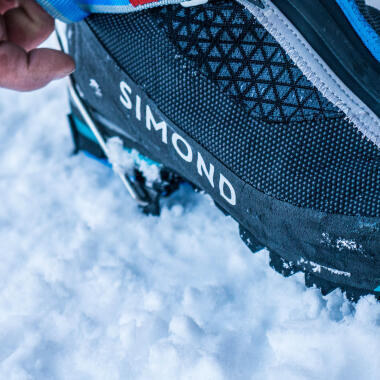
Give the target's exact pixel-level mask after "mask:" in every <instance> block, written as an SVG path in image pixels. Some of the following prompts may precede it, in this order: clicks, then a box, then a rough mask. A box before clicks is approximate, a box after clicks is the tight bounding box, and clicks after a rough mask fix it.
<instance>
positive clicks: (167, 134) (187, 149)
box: [120, 81, 236, 206]
mask: <svg viewBox="0 0 380 380" xmlns="http://www.w3.org/2000/svg"><path fill="white" fill-rule="evenodd" d="M120 91H121V94H120V102H121V104H122V105H123V107H124V108H126V109H127V110H129V111H131V112H132V113H133V114H134V115H133V117H135V118H136V120H138V121H140V122H142V123H143V124H145V127H146V129H147V130H149V131H152V132H153V131H154V132H157V133H159V135H160V140H161V142H162V143H163V144H165V145H166V146H167V147H168V148H170V149H174V151H175V152H176V154H177V155H178V156H179V157H180V158H181V159H182V160H183V161H185V162H187V163H189V164H193V165H194V166H195V170H196V172H197V174H198V175H199V176H201V177H203V176H205V177H206V178H207V182H208V183H209V185H210V186H211V187H212V188H215V187H217V189H218V190H219V194H220V196H221V197H222V198H223V199H224V200H225V201H227V202H228V203H229V204H230V205H232V206H235V205H236V191H235V189H234V187H233V186H232V183H231V182H230V181H229V180H228V179H227V178H226V176H224V175H223V174H222V173H216V171H215V166H214V165H213V164H212V163H206V161H205V160H204V158H203V156H202V154H201V152H199V151H197V150H196V149H194V148H193V147H192V146H191V144H190V143H189V142H188V140H186V138H184V137H183V136H181V135H180V134H178V133H176V132H174V131H172V130H171V128H170V127H169V126H168V123H167V122H166V121H165V120H159V119H158V120H157V118H156V117H155V115H154V114H153V112H152V107H151V106H150V105H149V104H145V105H144V104H143V102H142V98H141V97H140V96H139V95H138V94H133V91H132V87H131V86H129V85H128V83H127V82H125V81H122V82H120ZM132 99H133V100H134V102H133V101H132Z"/></svg>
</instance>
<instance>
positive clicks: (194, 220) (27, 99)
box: [0, 82, 380, 380]
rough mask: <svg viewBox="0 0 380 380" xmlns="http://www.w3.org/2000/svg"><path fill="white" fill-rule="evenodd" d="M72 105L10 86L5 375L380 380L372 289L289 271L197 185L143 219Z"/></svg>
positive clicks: (58, 86) (0, 168)
mask: <svg viewBox="0 0 380 380" xmlns="http://www.w3.org/2000/svg"><path fill="white" fill-rule="evenodd" d="M67 112H68V105H67V97H66V90H65V84H64V83H62V82H60V83H53V84H52V85H50V86H48V87H47V88H45V89H44V90H42V91H39V92H36V93H32V94H19V93H15V92H11V91H6V90H0V114H1V128H0V195H1V207H0V248H1V255H2V260H1V262H0V284H1V287H0V378H1V379H8V380H30V379H38V380H43V379H49V380H51V379H53V380H61V379H67V380H87V379H99V380H114V379H115V380H116V379H122V380H127V379H133V380H140V379H149V380H154V379H159V380H162V379H165V380H170V379H197V380H219V379H233V380H236V379H244V380H245V379H260V380H261V379H344V380H349V379H366V380H370V379H379V378H380V359H379V355H380V303H379V302H376V301H375V299H374V297H372V296H367V297H364V298H362V299H361V300H360V301H359V302H358V303H357V304H352V303H350V302H349V301H347V299H346V298H345V296H344V295H343V294H342V293H341V292H340V291H335V292H333V293H331V294H330V295H328V296H326V297H323V296H322V295H321V293H320V291H319V290H317V289H307V288H305V286H304V280H303V276H302V275H301V274H297V275H294V276H293V277H291V278H288V279H286V278H283V277H282V276H280V275H279V274H277V273H276V272H275V271H273V270H272V269H271V268H270V267H269V265H268V261H269V259H268V252H267V251H265V250H263V251H261V252H259V253H257V254H255V255H253V254H252V253H251V252H250V251H249V249H248V248H246V247H245V245H244V244H243V243H242V242H241V240H240V238H239V237H238V229H237V224H236V223H235V222H234V221H233V220H232V219H230V218H227V217H225V216H224V215H223V214H222V213H221V212H220V211H219V210H218V209H217V208H216V207H215V206H214V205H213V204H212V202H211V200H210V198H209V197H208V196H207V195H203V194H199V193H194V192H193V191H192V189H191V188H190V187H189V186H182V188H181V189H180V191H179V192H177V193H176V194H174V195H173V196H172V197H171V198H170V199H168V200H167V201H166V202H165V203H164V207H163V211H162V215H161V217H160V218H157V217H147V216H144V215H142V214H141V213H140V212H139V211H138V209H137V207H136V205H135V203H134V202H133V201H132V200H131V199H130V197H129V196H128V194H127V193H126V192H125V189H124V187H123V185H122V184H121V182H120V180H119V179H118V178H117V177H116V176H115V175H114V174H113V172H112V170H111V169H110V168H108V167H106V166H103V165H101V164H99V163H98V162H97V161H94V160H91V159H90V158H88V157H87V156H85V155H84V154H78V155H72V153H71V152H72V149H73V145H72V142H71V138H70V133H69V129H68V125H67V122H66V118H65V117H66V114H67Z"/></svg>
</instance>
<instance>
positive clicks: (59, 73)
mask: <svg viewBox="0 0 380 380" xmlns="http://www.w3.org/2000/svg"><path fill="white" fill-rule="evenodd" d="M74 69H75V63H74V61H73V59H72V58H71V57H70V56H68V55H67V54H65V53H63V52H61V51H57V50H52V49H34V50H32V51H30V52H29V53H27V52H26V51H25V50H23V49H22V48H20V47H18V46H17V45H15V44H12V43H10V42H2V43H1V44H0V87H6V88H9V89H13V90H18V91H32V90H36V89H39V88H41V87H44V86H46V85H47V84H48V83H49V82H51V81H52V80H55V79H60V78H63V77H65V76H67V75H68V74H70V73H72V72H73V71H74Z"/></svg>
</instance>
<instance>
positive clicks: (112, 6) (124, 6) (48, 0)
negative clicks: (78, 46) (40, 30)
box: [37, 0, 207, 23]
mask: <svg viewBox="0 0 380 380" xmlns="http://www.w3.org/2000/svg"><path fill="white" fill-rule="evenodd" d="M37 2H38V3H39V4H40V5H41V6H42V7H43V8H44V9H45V10H46V11H47V12H48V13H49V14H50V15H52V16H53V17H54V18H57V19H58V20H61V21H63V22H66V23H70V22H76V21H81V20H83V19H84V18H85V17H87V16H88V15H90V14H91V13H129V12H135V11H138V10H142V9H146V8H152V7H157V6H163V5H169V4H179V3H181V4H183V5H184V6H191V5H197V4H203V3H205V2H207V0H37Z"/></svg>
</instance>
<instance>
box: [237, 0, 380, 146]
mask: <svg viewBox="0 0 380 380" xmlns="http://www.w3.org/2000/svg"><path fill="white" fill-rule="evenodd" d="M238 1H239V2H241V3H243V5H245V4H244V3H245V1H244V0H238ZM266 5H267V8H266V9H265V10H264V11H262V10H261V9H259V8H255V12H254V13H255V16H256V17H257V18H258V20H259V21H260V23H262V25H263V26H264V27H265V28H266V29H267V30H268V31H269V32H270V33H271V34H272V35H273V37H274V38H275V39H277V41H278V42H279V43H280V44H281V45H282V46H284V45H285V50H286V51H287V53H288V54H289V56H290V58H291V59H292V60H293V61H294V62H295V63H296V65H297V66H300V69H301V70H302V72H303V73H304V75H305V76H306V77H307V79H308V80H310V81H311V82H312V83H313V84H314V86H316V87H317V88H318V89H319V90H320V91H321V93H322V94H323V95H324V96H325V97H327V98H330V100H331V101H332V102H333V103H334V104H335V105H336V106H337V107H338V108H340V109H341V110H342V111H343V112H344V113H345V114H346V115H347V117H348V119H349V120H350V121H352V122H353V123H354V124H355V125H356V126H357V127H358V129H359V130H360V131H361V132H362V133H363V134H364V135H365V136H366V137H367V138H368V139H370V140H371V141H372V138H374V139H375V144H377V145H379V140H380V134H378V133H376V132H375V131H373V130H372V128H370V127H369V126H368V122H369V121H371V122H373V123H374V124H375V125H376V124H378V120H377V119H376V118H374V116H373V115H372V114H371V113H369V112H368V110H366V109H365V108H364V107H363V106H362V105H361V104H360V103H358V102H357V100H356V99H354V98H353V97H352V95H351V94H350V93H349V92H347V90H346V89H345V88H344V87H343V86H342V85H341V84H340V83H339V82H338V81H337V80H336V78H334V77H333V76H332V75H331V73H329V72H328V71H326V70H324V66H325V63H324V62H323V61H322V59H321V58H320V57H319V56H318V55H316V53H315V52H314V51H313V50H312V49H311V48H310V46H308V45H306V44H305V42H304V41H303V40H301V39H300V38H299V36H298V35H297V34H296V33H295V31H294V30H293V28H292V27H291V26H290V24H289V22H288V20H287V19H286V18H285V16H283V15H282V14H281V12H280V11H278V10H277V8H275V7H274V6H273V5H272V4H271V5H268V4H266ZM247 9H248V10H249V11H250V9H249V7H247ZM273 13H274V14H275V16H276V17H277V18H278V19H279V21H280V22H281V24H282V26H284V27H285V28H286V30H287V31H289V32H290V33H291V34H292V36H294V37H295V38H296V40H297V41H298V42H299V43H300V44H301V45H302V46H303V47H304V48H305V49H306V50H307V52H308V53H309V54H310V55H311V56H312V57H313V58H314V59H315V60H316V61H317V63H318V65H319V66H321V68H322V69H323V70H324V72H325V74H326V75H327V76H328V77H329V78H330V79H331V80H332V82H333V83H334V84H335V85H336V86H337V87H338V89H339V90H340V91H341V92H342V93H343V94H344V95H345V96H346V97H347V98H348V100H349V101H350V102H351V103H352V104H353V105H354V106H356V107H357V108H358V109H359V110H360V114H362V115H363V118H366V119H368V118H369V119H370V120H367V122H366V121H365V120H360V119H359V118H358V117H357V116H356V115H355V113H354V112H352V111H351V110H350V107H349V106H348V104H347V103H348V102H347V101H344V100H343V99H342V98H341V96H339V95H337V94H334V93H333V92H332V91H331V90H330V89H329V88H328V86H327V85H326V83H325V82H324V81H323V80H322V79H321V78H319V77H318V76H317V74H316V72H315V70H313V69H312V68H311V67H310V66H309V64H308V63H307V61H306V60H305V59H304V58H303V57H301V56H300V55H299V54H298V52H297V51H296V50H295V49H294V48H293V47H292V46H291V45H290V43H289V42H288V39H287V38H286V36H285V35H284V34H283V33H282V32H281V31H279V29H278V28H277V27H276V26H275V25H274V24H273V22H271V21H270V20H268V17H269V16H270V14H273ZM363 124H365V125H364V127H363V126H362V127H361V125H363ZM371 137H372V138H371Z"/></svg>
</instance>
